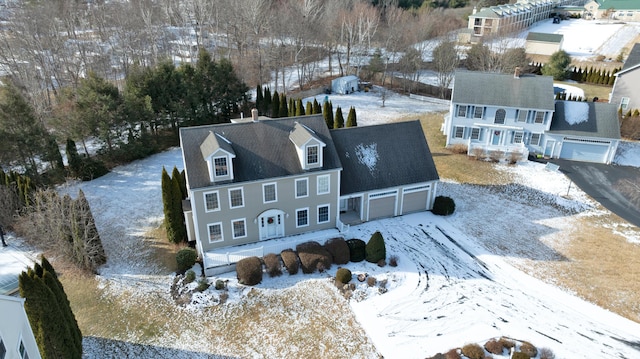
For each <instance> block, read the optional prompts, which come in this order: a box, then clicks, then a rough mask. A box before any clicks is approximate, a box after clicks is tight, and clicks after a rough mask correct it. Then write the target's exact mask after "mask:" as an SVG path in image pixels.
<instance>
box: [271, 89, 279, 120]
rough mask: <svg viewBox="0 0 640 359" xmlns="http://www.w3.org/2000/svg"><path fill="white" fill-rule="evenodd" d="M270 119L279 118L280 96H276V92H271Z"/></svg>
mask: <svg viewBox="0 0 640 359" xmlns="http://www.w3.org/2000/svg"><path fill="white" fill-rule="evenodd" d="M271 117H272V118H278V117H280V94H278V90H276V91H274V92H273V99H272V100H271Z"/></svg>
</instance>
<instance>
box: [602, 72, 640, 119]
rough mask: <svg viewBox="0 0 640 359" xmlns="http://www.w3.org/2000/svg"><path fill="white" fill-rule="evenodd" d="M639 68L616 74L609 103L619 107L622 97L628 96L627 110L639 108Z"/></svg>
mask: <svg viewBox="0 0 640 359" xmlns="http://www.w3.org/2000/svg"><path fill="white" fill-rule="evenodd" d="M639 84H640V68H638V69H634V70H630V71H629V72H626V73H623V74H620V75H618V78H617V79H616V82H615V86H614V87H613V92H612V94H611V100H610V101H609V102H610V103H612V104H614V105H616V106H618V107H620V101H621V100H622V98H623V97H628V98H629V105H628V107H627V110H629V109H631V110H633V109H640V85H639Z"/></svg>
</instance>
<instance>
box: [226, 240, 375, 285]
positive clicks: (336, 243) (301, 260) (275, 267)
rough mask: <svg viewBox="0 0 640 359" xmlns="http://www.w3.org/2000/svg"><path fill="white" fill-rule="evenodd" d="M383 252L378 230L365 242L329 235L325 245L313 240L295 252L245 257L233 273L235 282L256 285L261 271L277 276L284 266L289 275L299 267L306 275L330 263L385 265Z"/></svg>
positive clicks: (287, 251) (290, 250)
mask: <svg viewBox="0 0 640 359" xmlns="http://www.w3.org/2000/svg"><path fill="white" fill-rule="evenodd" d="M386 255H387V254H386V248H385V244H384V238H383V237H382V234H380V232H375V233H374V234H373V235H372V236H371V239H370V240H369V242H368V243H365V242H364V241H363V240H361V239H349V240H346V241H345V240H344V239H343V238H332V239H329V240H328V241H327V242H326V243H325V244H324V245H321V244H320V243H318V242H313V241H311V242H305V243H301V244H298V245H297V246H296V249H295V251H294V250H293V249H285V250H284V251H282V252H280V255H279V256H278V255H277V254H275V253H270V254H267V255H266V256H264V258H263V259H260V258H258V257H249V258H244V259H242V260H240V261H239V262H238V263H237V264H236V273H237V277H238V283H240V284H245V285H256V284H258V283H260V282H261V281H262V274H263V272H264V271H266V272H267V274H268V275H269V276H270V277H275V276H279V275H282V270H283V266H284V268H285V269H286V271H287V272H288V273H289V274H290V275H294V274H297V273H298V271H299V270H300V269H301V270H302V273H305V274H309V273H313V272H315V271H316V270H317V271H319V272H321V273H322V272H324V271H326V270H328V269H329V268H331V265H332V264H336V265H341V264H347V263H349V261H351V262H361V261H363V260H365V259H366V260H367V261H368V262H371V263H377V264H378V265H380V266H384V265H385V264H386V263H385V258H386ZM263 266H264V269H263Z"/></svg>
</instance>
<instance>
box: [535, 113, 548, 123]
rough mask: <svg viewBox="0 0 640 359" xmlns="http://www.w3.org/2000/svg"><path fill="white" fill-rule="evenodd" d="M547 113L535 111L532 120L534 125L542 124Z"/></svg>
mask: <svg viewBox="0 0 640 359" xmlns="http://www.w3.org/2000/svg"><path fill="white" fill-rule="evenodd" d="M546 114H547V113H546V112H544V111H537V112H536V118H535V120H534V122H535V123H544V117H545V115H546Z"/></svg>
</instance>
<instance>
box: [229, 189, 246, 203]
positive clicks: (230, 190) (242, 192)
mask: <svg viewBox="0 0 640 359" xmlns="http://www.w3.org/2000/svg"><path fill="white" fill-rule="evenodd" d="M237 190H240V195H241V196H242V205H241V206H235V207H234V206H233V205H232V201H231V192H233V191H237ZM228 194H229V208H242V207H244V189H243V188H242V187H236V188H229V190H228Z"/></svg>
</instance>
